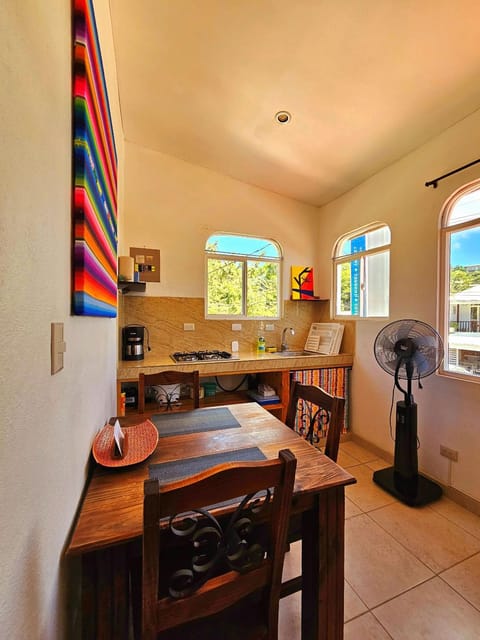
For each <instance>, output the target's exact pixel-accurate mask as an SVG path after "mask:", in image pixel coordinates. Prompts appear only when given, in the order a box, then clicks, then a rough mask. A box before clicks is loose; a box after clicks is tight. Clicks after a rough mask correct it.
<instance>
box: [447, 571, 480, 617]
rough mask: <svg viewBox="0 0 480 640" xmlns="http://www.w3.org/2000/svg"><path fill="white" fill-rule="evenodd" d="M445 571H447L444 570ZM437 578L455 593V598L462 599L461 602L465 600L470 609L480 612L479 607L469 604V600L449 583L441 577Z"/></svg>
mask: <svg viewBox="0 0 480 640" xmlns="http://www.w3.org/2000/svg"><path fill="white" fill-rule="evenodd" d="M445 571H447V569H446V570H445ZM437 577H438V578H440V580H441V581H442V582H443V583H444V584H446V585H447V587H449V588H450V589H452V591H455V593H456V594H457V596H459V597H460V598H462V600H465V602H467V603H468V604H469V605H470V606H471V607H473V608H474V609H476V610H477V611H479V612H480V607H479V606H477V605H476V604H475V603H473V602H471V600H469V599H468V598H467V597H466V596H465V595H464V594H463V593H461V592H460V591H459V590H458V589H457V588H456V587H454V586H453V585H451V584H450V583H449V582H447V580H445V578H444V577H443V576H442V575H440V574H439V575H438V576H437Z"/></svg>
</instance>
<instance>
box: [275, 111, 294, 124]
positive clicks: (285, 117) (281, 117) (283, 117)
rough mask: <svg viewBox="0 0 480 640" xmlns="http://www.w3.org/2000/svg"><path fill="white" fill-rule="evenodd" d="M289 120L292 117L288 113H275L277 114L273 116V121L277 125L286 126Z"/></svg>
mask: <svg viewBox="0 0 480 640" xmlns="http://www.w3.org/2000/svg"><path fill="white" fill-rule="evenodd" d="M291 119H292V116H291V115H290V114H289V113H288V111H277V113H276V114H275V120H276V121H277V122H278V123H279V124H288V123H289V122H290V120H291Z"/></svg>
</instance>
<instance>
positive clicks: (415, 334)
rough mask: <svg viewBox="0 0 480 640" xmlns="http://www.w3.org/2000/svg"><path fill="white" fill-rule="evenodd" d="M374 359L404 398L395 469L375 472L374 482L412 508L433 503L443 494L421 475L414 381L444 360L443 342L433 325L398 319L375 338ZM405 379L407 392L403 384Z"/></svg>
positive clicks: (398, 408)
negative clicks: (401, 381) (419, 469)
mask: <svg viewBox="0 0 480 640" xmlns="http://www.w3.org/2000/svg"><path fill="white" fill-rule="evenodd" d="M374 353H375V358H376V359H377V362H378V364H379V365H380V366H381V367H382V369H384V370H385V371H386V372H387V373H389V374H390V375H393V376H394V380H395V386H396V387H397V389H399V390H400V391H401V392H402V393H403V396H404V399H403V401H399V402H397V406H396V425H395V457H394V466H393V467H389V468H387V469H381V470H380V471H375V472H374V474H373V480H374V482H375V483H376V484H378V485H379V486H381V487H382V488H383V489H385V490H386V491H388V492H389V493H391V494H392V495H394V496H395V497H396V498H398V499H399V500H401V501H402V502H405V503H406V504H408V505H410V506H419V505H423V504H427V503H429V502H433V501H434V500H437V499H438V498H440V496H441V495H442V489H441V487H440V486H439V485H437V484H436V483H435V482H432V481H431V480H429V479H428V478H425V477H424V476H422V475H420V474H419V473H418V456H417V442H418V439H417V405H416V403H415V402H414V399H413V394H412V381H413V380H415V379H417V380H418V384H419V387H420V388H422V385H421V382H420V379H421V378H425V377H426V376H429V375H430V374H432V373H433V372H434V371H436V370H437V369H438V367H439V366H440V364H441V362H442V360H443V354H444V351H443V343H442V339H441V338H440V336H439V335H438V333H437V332H436V331H435V329H433V328H432V327H431V326H430V325H428V324H426V323H425V322H421V321H420V320H397V321H395V322H392V323H390V324H388V325H387V326H386V327H384V328H383V329H382V330H381V331H380V333H379V334H378V335H377V337H376V339H375V345H374ZM400 380H406V389H405V388H403V387H402V386H401V384H400Z"/></svg>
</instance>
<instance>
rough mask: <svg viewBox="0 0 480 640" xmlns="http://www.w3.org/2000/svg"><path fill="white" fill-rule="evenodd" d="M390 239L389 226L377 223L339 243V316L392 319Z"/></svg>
mask: <svg viewBox="0 0 480 640" xmlns="http://www.w3.org/2000/svg"><path fill="white" fill-rule="evenodd" d="M390 238H391V235H390V228H389V227H388V225H386V224H383V223H380V222H377V223H375V224H371V225H368V226H367V227H362V228H361V229H356V230H355V231H351V232H350V233H348V234H346V235H344V236H342V237H341V238H340V239H339V240H338V241H337V244H336V247H335V251H334V257H333V281H334V292H335V293H334V295H335V302H334V304H335V310H334V313H335V316H352V317H358V318H378V317H386V316H388V314H389V296H390Z"/></svg>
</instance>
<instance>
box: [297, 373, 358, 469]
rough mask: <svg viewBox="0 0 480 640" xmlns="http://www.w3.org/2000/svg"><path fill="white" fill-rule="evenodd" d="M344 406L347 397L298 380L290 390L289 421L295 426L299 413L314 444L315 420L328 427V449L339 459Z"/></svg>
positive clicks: (325, 451)
mask: <svg viewBox="0 0 480 640" xmlns="http://www.w3.org/2000/svg"><path fill="white" fill-rule="evenodd" d="M299 401H300V402H299ZM305 403H307V404H306V405H305ZM344 409H345V398H340V397H338V396H332V395H330V394H329V393H327V392H326V391H324V390H323V389H321V388H320V387H317V386H316V385H308V384H301V383H300V382H298V381H296V380H295V381H294V382H293V383H292V386H291V390H290V401H289V405H288V409H287V418H286V420H285V423H286V424H287V426H289V427H290V428H291V429H295V421H296V418H297V416H299V417H300V419H301V421H302V422H303V423H304V424H305V425H306V428H307V433H306V439H307V440H309V441H310V443H311V444H313V434H314V426H315V422H317V424H318V425H319V426H320V427H322V428H324V427H327V439H326V442H325V450H324V453H325V455H327V456H328V457H329V458H330V459H331V460H333V461H334V462H336V461H337V456H338V448H339V446H340V435H341V431H342V419H343V415H344Z"/></svg>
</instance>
